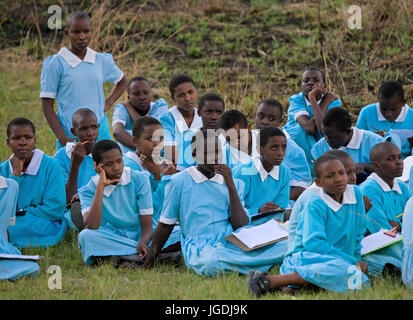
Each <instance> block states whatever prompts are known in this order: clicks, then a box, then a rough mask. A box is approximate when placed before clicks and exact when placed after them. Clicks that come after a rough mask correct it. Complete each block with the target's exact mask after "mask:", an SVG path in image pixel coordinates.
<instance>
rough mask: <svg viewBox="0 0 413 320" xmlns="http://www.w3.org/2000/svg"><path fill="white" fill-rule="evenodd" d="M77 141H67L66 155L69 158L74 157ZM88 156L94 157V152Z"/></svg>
mask: <svg viewBox="0 0 413 320" xmlns="http://www.w3.org/2000/svg"><path fill="white" fill-rule="evenodd" d="M75 145H76V144H75V143H73V142H68V143H66V147H65V148H66V155H67V157H68V158H69V159H72V152H73V148H74V147H75ZM86 157H91V158H92V153H89V154H87V155H86Z"/></svg>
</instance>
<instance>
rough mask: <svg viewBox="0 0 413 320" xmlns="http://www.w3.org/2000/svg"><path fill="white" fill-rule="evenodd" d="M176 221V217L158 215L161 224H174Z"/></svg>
mask: <svg viewBox="0 0 413 320" xmlns="http://www.w3.org/2000/svg"><path fill="white" fill-rule="evenodd" d="M177 221H178V219H170V218H165V217H162V216H161V217H160V218H159V222H162V223H163V224H169V225H171V224H175V223H176V222H177Z"/></svg>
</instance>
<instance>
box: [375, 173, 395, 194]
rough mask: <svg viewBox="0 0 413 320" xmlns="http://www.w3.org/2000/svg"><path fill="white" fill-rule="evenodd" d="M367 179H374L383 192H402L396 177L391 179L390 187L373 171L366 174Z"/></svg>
mask: <svg viewBox="0 0 413 320" xmlns="http://www.w3.org/2000/svg"><path fill="white" fill-rule="evenodd" d="M368 179H372V180H374V181H376V182H377V183H378V184H379V186H380V187H381V189H382V190H383V191H384V192H389V191H397V192H398V193H399V194H402V190H401V189H400V186H399V183H398V182H397V180H396V179H393V188H392V189H390V186H389V185H388V184H387V183H386V182H385V181H384V180H383V179H382V178H380V177H379V175H378V174H377V173H375V172H373V173H372V174H370V175H369V176H368Z"/></svg>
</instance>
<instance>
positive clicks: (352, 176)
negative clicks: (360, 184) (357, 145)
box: [341, 157, 357, 184]
mask: <svg viewBox="0 0 413 320" xmlns="http://www.w3.org/2000/svg"><path fill="white" fill-rule="evenodd" d="M341 162H342V163H343V166H344V169H345V170H346V175H347V183H348V184H356V181H357V175H356V165H355V164H354V161H353V159H352V158H351V157H346V158H344V159H342V160H341Z"/></svg>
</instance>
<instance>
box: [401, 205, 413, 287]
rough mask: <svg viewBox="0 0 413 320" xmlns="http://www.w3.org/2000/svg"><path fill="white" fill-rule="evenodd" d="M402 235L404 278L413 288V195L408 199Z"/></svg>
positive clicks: (407, 285) (407, 284) (404, 281)
mask: <svg viewBox="0 0 413 320" xmlns="http://www.w3.org/2000/svg"><path fill="white" fill-rule="evenodd" d="M402 236H403V241H404V247H403V263H402V280H403V283H404V284H405V286H406V287H408V288H410V289H413V197H411V198H410V199H409V201H407V204H406V208H405V209H404V215H403V230H402Z"/></svg>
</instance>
